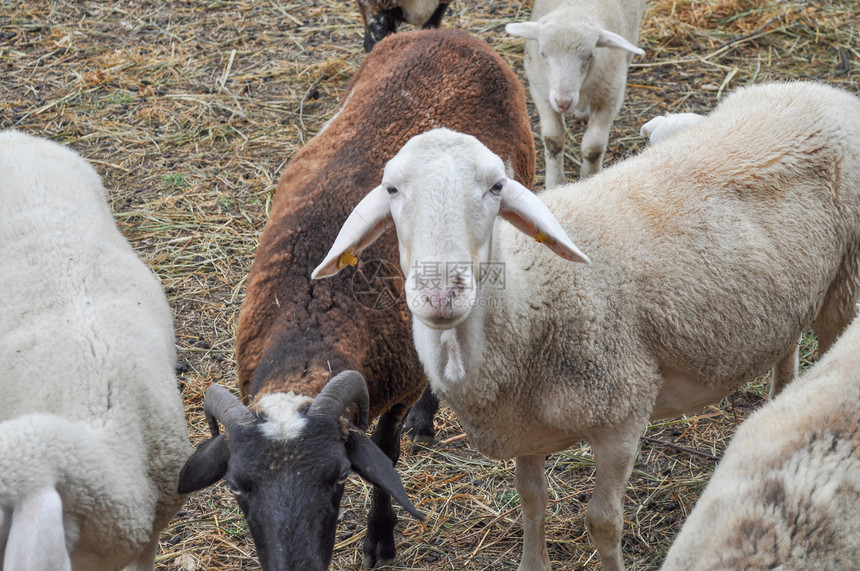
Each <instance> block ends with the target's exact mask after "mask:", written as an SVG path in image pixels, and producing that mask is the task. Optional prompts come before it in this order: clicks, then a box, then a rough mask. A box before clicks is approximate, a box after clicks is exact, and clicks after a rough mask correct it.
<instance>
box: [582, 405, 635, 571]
mask: <svg viewBox="0 0 860 571" xmlns="http://www.w3.org/2000/svg"><path fill="white" fill-rule="evenodd" d="M644 428H645V423H644V422H643V423H631V424H629V425H627V426H617V425H616V426H613V427H612V429H611V430H607V431H606V432H605V433H602V434H599V435H596V436H595V437H592V438H591V439H589V443H590V444H591V449H592V451H593V453H594V463H595V466H596V471H595V484H594V495H593V496H592V497H591V502H590V503H589V504H588V513H587V514H586V516H585V527H586V528H587V529H588V533H589V535H590V536H591V540H592V541H593V542H594V545H595V547H596V548H597V553H598V554H599V555H600V562H601V563H602V564H603V569H604V570H605V571H623V569H624V563H623V560H622V557H621V533H622V528H623V523H624V509H623V505H624V489H625V488H626V487H627V481H628V480H629V479H630V473H631V472H632V471H633V460H634V458H635V457H636V450H637V447H638V444H639V437H640V436H641V434H642V432H643V430H644Z"/></svg>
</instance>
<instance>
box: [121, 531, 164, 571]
mask: <svg viewBox="0 0 860 571" xmlns="http://www.w3.org/2000/svg"><path fill="white" fill-rule="evenodd" d="M156 553H158V534H156V536H155V537H154V538H153V539H152V541H150V542H149V544H147V545H146V547H144V548H143V551H141V553H140V555H138V556H137V557H136V558H135V560H134V561H133V562H132V563H130V564H128V565H126V566H125V567H124V568H123V570H122V571H152V569H153V568H154V567H155V555H156Z"/></svg>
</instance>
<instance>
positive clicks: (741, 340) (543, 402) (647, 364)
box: [313, 83, 860, 571]
mask: <svg viewBox="0 0 860 571" xmlns="http://www.w3.org/2000/svg"><path fill="white" fill-rule="evenodd" d="M550 212H553V213H554V214H555V216H556V217H558V220H561V225H559V222H558V221H557V220H556V218H554V217H553V215H552V214H550ZM497 217H502V218H505V219H506V220H508V221H509V222H511V223H512V225H507V224H496V223H495V222H496V219H497ZM392 221H393V223H394V225H395V226H396V228H397V237H398V241H399V247H400V261H401V267H402V269H403V271H404V273H405V275H406V285H405V289H406V296H407V303H408V305H409V309H410V310H411V312H412V314H413V317H414V319H413V335H414V340H415V346H416V349H417V350H418V355H419V357H420V358H421V361H422V363H424V367H425V370H426V371H427V375H428V376H429V378H430V383H431V386H432V387H433V390H434V392H435V393H437V394H439V395H441V396H442V397H443V398H444V399H445V400H446V401H447V402H448V404H449V405H450V406H451V408H452V409H453V410H454V412H456V414H457V415H458V417H459V418H460V421H461V425H462V427H463V428H464V430H465V432H466V433H467V434H468V436H469V439H470V441H471V442H472V444H473V445H474V446H475V447H476V448H477V449H478V450H479V451H481V452H482V453H484V454H486V455H488V456H491V457H494V458H511V457H516V487H517V490H518V491H519V493H520V498H521V504H522V509H523V528H524V531H523V533H524V539H523V558H522V562H521V564H520V567H519V569H520V571H526V570H529V571H533V570H541V571H545V570H548V569H549V568H550V563H549V557H548V553H547V548H546V543H545V539H544V517H545V509H546V504H547V484H546V478H545V475H544V459H545V455H546V454H549V453H552V452H556V451H558V450H563V449H565V448H567V447H569V446H571V445H572V444H574V443H576V442H578V441H581V440H586V441H588V442H589V444H590V445H591V447H592V451H593V453H594V459H595V464H596V479H595V490H594V495H593V497H592V499H591V503H590V505H589V508H588V513H587V516H586V526H587V528H588V530H589V532H590V535H591V537H592V540H593V541H594V543H595V545H596V547H597V550H598V552H599V554H600V558H601V561H602V563H603V566H604V569H609V570H619V569H622V568H623V563H622V554H621V533H622V520H623V517H622V516H623V509H622V500H623V497H624V489H625V486H626V483H627V480H628V478H629V476H630V472H631V470H632V467H633V461H634V459H635V457H636V451H637V447H638V443H639V437H640V436H641V435H642V432H643V431H644V429H645V427H646V426H647V425H648V423H649V420H650V419H656V418H664V417H672V416H677V415H679V414H682V413H688V412H694V411H697V410H700V409H701V408H702V407H703V406H705V405H707V404H709V403H711V402H715V401H717V400H719V399H720V398H722V397H723V396H725V395H726V394H728V393H729V392H730V391H732V390H734V389H735V388H737V387H738V386H740V385H741V384H743V383H744V382H745V381H747V380H749V379H751V378H752V377H754V376H755V375H756V374H759V373H761V372H763V371H765V370H766V369H767V368H768V367H770V366H772V365H775V364H777V365H778V364H783V366H782V367H776V368H777V369H778V370H779V371H780V372H781V373H782V374H784V375H785V378H782V379H781V381H782V382H785V381H787V380H789V379H790V376H791V375H790V373H791V371H792V368H791V366H790V364H791V363H793V362H796V361H795V359H796V357H795V355H796V353H797V343H798V340H799V338H800V335H801V333H802V331H803V330H804V328H806V327H807V326H810V325H812V327H814V328H815V329H816V332H817V333H818V335H819V339H820V340H821V347H822V350H826V349H827V347H828V346H829V345H830V344H831V343H832V341H833V340H834V339H835V337H836V336H837V335H838V334H839V333H840V332H841V331H842V330H843V329H844V327H845V326H846V324H847V323H848V321H849V320H850V318H851V315H852V313H853V311H854V303H855V301H856V300H857V297H858V290H860V280H858V276H857V269H858V267H860V100H858V99H857V98H856V97H855V96H853V95H850V94H848V93H845V92H843V91H840V90H837V89H834V88H830V87H826V86H823V85H818V84H806V83H792V84H769V85H762V86H757V87H750V88H747V89H742V90H739V91H738V92H736V93H734V94H733V95H732V96H730V97H728V98H726V100H725V101H724V102H723V103H722V104H721V105H720V106H719V107H718V108H717V110H716V111H714V112H713V113H712V114H711V115H709V116H708V117H707V118H706V119H705V120H703V121H702V122H701V123H700V124H699V125H698V126H697V127H696V128H695V129H688V130H685V131H682V132H679V133H678V134H677V135H676V136H674V137H672V138H671V139H669V140H667V141H665V142H664V143H663V144H661V145H657V146H654V147H649V148H647V149H646V150H645V151H644V152H643V153H641V154H640V155H638V156H635V157H633V158H631V159H629V160H627V161H624V162H622V163H619V164H617V165H615V166H614V167H613V168H611V169H608V170H606V171H605V172H603V173H601V174H600V175H599V176H595V177H592V178H590V179H588V180H586V181H583V182H580V183H577V184H571V185H567V186H565V187H560V188H557V189H555V190H548V191H545V192H543V193H542V194H540V195H538V196H535V195H533V194H531V193H529V192H528V191H527V190H526V189H525V188H523V187H522V186H521V185H519V184H517V183H516V182H514V181H511V180H510V179H508V178H507V177H506V176H505V170H504V165H503V163H502V161H501V159H499V158H498V157H497V156H495V155H493V154H492V153H491V152H490V151H489V150H487V149H486V148H485V147H484V146H483V145H481V144H480V143H479V142H478V141H477V140H475V139H474V138H471V137H468V136H465V135H462V134H459V133H454V132H452V131H447V130H434V131H430V132H428V133H425V134H422V135H419V136H417V137H414V138H413V139H411V140H410V141H409V142H408V143H407V144H406V145H404V147H403V148H402V149H401V151H400V152H399V153H398V154H397V155H396V156H395V157H394V158H393V159H392V160H391V161H389V162H388V164H387V165H386V167H385V171H384V174H383V178H382V184H381V185H380V186H379V187H377V188H376V189H374V190H373V191H371V192H370V194H368V195H367V196H366V197H365V198H364V199H363V200H362V201H361V202H360V203H359V204H358V206H357V207H356V209H355V210H354V212H353V213H352V214H351V215H350V217H349V218H348V219H347V220H346V222H345V223H344V225H343V228H342V229H341V233H340V234H339V235H338V237H337V239H336V241H335V243H334V246H333V247H332V249H331V251H330V252H329V255H328V256H327V257H326V258H325V259H324V260H323V262H322V263H321V264H320V265H319V266H318V267H317V269H316V270H314V274H313V275H314V277H325V276H329V275H333V274H335V273H337V271H338V261H339V258H340V256H341V255H342V254H343V252H345V251H348V250H349V248H354V249H355V250H360V249H361V248H363V247H365V246H366V245H367V243H369V242H370V241H372V238H373V237H375V236H378V235H379V233H381V232H382V230H383V229H384V228H385V227H387V226H388V225H389V224H390V223H391V222H392ZM565 232H570V233H571V234H573V235H575V236H576V238H577V243H578V244H579V245H580V246H581V247H583V251H585V252H588V255H589V257H590V258H591V261H592V263H591V264H590V265H588V266H583V265H579V264H568V263H567V262H565V261H563V260H561V259H559V257H558V256H561V257H562V258H565V259H567V260H579V261H584V260H585V256H584V255H582V254H581V253H580V251H579V250H578V249H577V248H576V246H574V245H573V243H572V242H571V241H570V240H569V238H568V237H567V235H566V233H565ZM524 234H525V235H524ZM527 236H531V237H532V238H534V240H530V239H528V237H527ZM543 245H545V246H547V247H548V248H544V247H543ZM553 253H554V254H557V256H556V255H553ZM501 269H503V270H504V271H503V272H500V270H501ZM425 271H430V272H434V273H433V275H428V274H425ZM439 275H441V276H444V277H445V278H446V279H444V280H442V279H439V277H438V276H439Z"/></svg>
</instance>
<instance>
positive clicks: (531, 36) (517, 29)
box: [505, 22, 540, 40]
mask: <svg viewBox="0 0 860 571" xmlns="http://www.w3.org/2000/svg"><path fill="white" fill-rule="evenodd" d="M539 30H540V24H538V23H537V22H515V23H513V24H507V25H506V26H505V31H506V32H507V33H508V34H510V35H512V36H517V37H520V38H525V39H527V40H536V39H538V31H539Z"/></svg>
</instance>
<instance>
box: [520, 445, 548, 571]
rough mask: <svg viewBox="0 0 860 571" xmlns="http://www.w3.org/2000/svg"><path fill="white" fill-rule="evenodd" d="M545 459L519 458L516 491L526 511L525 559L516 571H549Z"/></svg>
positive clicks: (524, 529) (524, 515)
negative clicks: (545, 525) (545, 521)
mask: <svg viewBox="0 0 860 571" xmlns="http://www.w3.org/2000/svg"><path fill="white" fill-rule="evenodd" d="M545 461H546V457H545V456H543V455H540V456H518V457H517V464H516V488H517V492H519V494H520V506H521V508H522V510H523V558H522V561H520V566H519V567H518V568H517V571H549V569H550V565H549V554H548V553H547V550H546V531H545V527H544V520H545V519H546V505H547V502H548V501H549V495H548V493H547V487H546V474H545V473H544V462H545Z"/></svg>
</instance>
